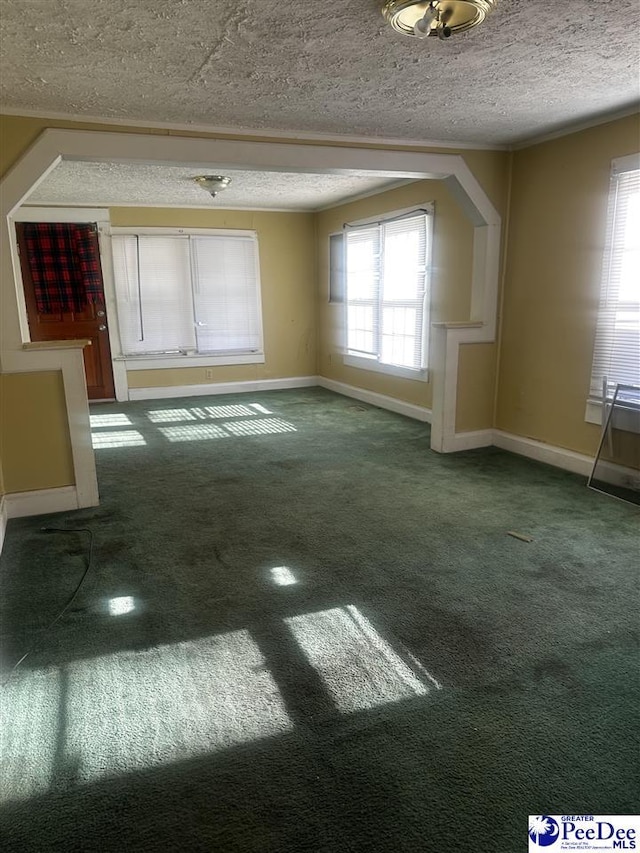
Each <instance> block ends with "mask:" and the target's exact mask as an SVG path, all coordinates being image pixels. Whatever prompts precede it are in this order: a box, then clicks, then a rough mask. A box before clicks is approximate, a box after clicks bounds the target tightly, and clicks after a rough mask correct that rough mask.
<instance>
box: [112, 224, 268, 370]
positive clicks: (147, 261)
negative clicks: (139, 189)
mask: <svg viewBox="0 0 640 853" xmlns="http://www.w3.org/2000/svg"><path fill="white" fill-rule="evenodd" d="M113 257H114V276H115V285H116V299H117V304H118V326H119V329H120V341H121V345H122V352H123V355H126V356H136V355H137V356H144V355H147V356H153V355H160V354H175V355H193V354H200V353H221V354H224V353H227V354H241V353H252V352H258V351H260V350H261V348H262V317H261V309H260V283H259V272H258V254H257V240H256V239H255V237H253V236H240V235H229V236H218V235H212V236H186V235H185V236H180V235H169V234H168V235H159V236H156V235H135V234H131V235H130V234H119V235H114V237H113Z"/></svg>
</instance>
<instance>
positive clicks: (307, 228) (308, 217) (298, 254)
mask: <svg viewBox="0 0 640 853" xmlns="http://www.w3.org/2000/svg"><path fill="white" fill-rule="evenodd" d="M110 216H111V224H112V225H113V226H118V227H125V226H127V227H128V226H133V227H135V226H147V227H174V228H237V229H247V230H252V231H256V232H257V234H258V244H259V252H260V279H261V290H262V315H263V329H264V349H265V363H264V364H244V365H233V366H229V367H214V368H211V370H213V379H207V378H206V376H205V368H203V367H191V368H188V367H185V368H172V369H165V370H134V371H129V373H128V374H127V379H128V382H129V386H130V387H131V388H148V387H157V386H166V385H195V384H205V383H207V382H209V383H211V382H213V383H217V382H231V381H243V380H253V379H273V378H281V377H286V376H313V375H315V373H316V311H315V237H314V233H315V232H314V220H313V214H311V213H266V212H258V211H244V210H179V209H170V208H164V209H161V208H131V207H121V208H113V209H112V210H111V211H110Z"/></svg>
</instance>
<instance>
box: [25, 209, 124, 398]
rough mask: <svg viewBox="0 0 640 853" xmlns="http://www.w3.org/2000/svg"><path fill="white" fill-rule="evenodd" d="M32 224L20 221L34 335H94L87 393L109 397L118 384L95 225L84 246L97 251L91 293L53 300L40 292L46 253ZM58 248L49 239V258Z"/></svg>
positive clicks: (36, 337) (38, 337)
mask: <svg viewBox="0 0 640 853" xmlns="http://www.w3.org/2000/svg"><path fill="white" fill-rule="evenodd" d="M29 227H30V223H29V224H27V223H16V232H17V237H18V251H19V253H20V267H21V270H22V281H23V285H24V296H25V302H26V305H27V317H28V320H29V331H30V333H31V340H32V341H56V340H74V339H79V338H87V339H88V340H90V341H91V346H87V347H85V348H84V350H83V354H84V369H85V374H86V378H87V395H88V397H89V399H90V400H111V399H113V398H114V397H115V389H114V384H113V367H112V364H111V347H110V345H109V331H108V321H107V310H106V306H105V299H104V286H103V282H102V272H101V268H100V248H99V244H98V233H97V229H96V227H95V225H94V226H92V227H91V230H90V231H88V230H87V229H86V226H85V229H84V232H83V239H84V243H83V251H84V252H89V253H90V254H92V255H93V257H92V258H91V260H92V263H93V278H92V287H91V298H90V299H89V298H87V299H83V298H80V297H77V294H76V297H77V298H75V299H73V300H68V301H65V300H62V301H60V299H52V300H51V301H49V300H43V298H42V286H43V285H42V262H43V257H42V254H41V250H40V248H39V245H40V244H39V243H38V241H37V240H34V239H33V237H32V233H33V232H32V231H30V232H28V233H27V231H26V229H28V228H29ZM55 227H56V229H58V231H59V230H60V229H61V228H62V229H64V228H73V226H71V225H62V226H60V225H56V226H55ZM63 236H64V234H63ZM55 251H56V245H55V241H51V240H49V241H48V243H47V249H46V253H47V255H48V256H49V257H48V258H47V261H51V260H52V259H53V260H54V261H55V257H54V255H55ZM74 272H78V270H77V269H76V270H74ZM78 275H80V273H78ZM96 275H97V278H96ZM46 277H47V279H48V280H50V279H51V277H52V275H51V273H50V272H47V276H46ZM36 282H37V284H36ZM52 285H53V289H54V290H55V288H56V286H57V283H56V282H53V283H52Z"/></svg>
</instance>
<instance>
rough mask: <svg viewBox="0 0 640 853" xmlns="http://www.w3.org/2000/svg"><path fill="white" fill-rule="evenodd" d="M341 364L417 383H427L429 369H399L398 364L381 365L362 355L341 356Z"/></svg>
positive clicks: (373, 359) (347, 354)
mask: <svg viewBox="0 0 640 853" xmlns="http://www.w3.org/2000/svg"><path fill="white" fill-rule="evenodd" d="M342 363H343V364H345V365H347V367H357V368H359V369H360V370H371V371H373V372H374V373H387V374H389V375H390V376H400V377H402V378H403V379H414V380H417V381H418V382H428V381H429V368H428V367H425V368H423V369H422V370H420V369H418V368H412V367H401V366H400V365H399V364H383V363H382V362H380V361H377V360H376V359H375V358H373V357H372V358H367V357H366V356H362V355H351V354H350V353H345V354H344V355H343V356H342Z"/></svg>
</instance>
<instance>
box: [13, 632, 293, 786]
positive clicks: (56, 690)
mask: <svg viewBox="0 0 640 853" xmlns="http://www.w3.org/2000/svg"><path fill="white" fill-rule="evenodd" d="M60 683H64V690H62V689H61V688H60V687H59V684H60ZM3 701H4V702H5V703H6V709H7V712H6V720H5V725H6V733H7V736H6V738H5V740H6V744H5V761H6V765H5V769H4V771H3V772H4V784H3V790H4V797H5V798H7V799H11V800H13V799H16V798H19V799H21V798H23V797H28V796H33V795H34V794H35V793H41V792H43V791H45V790H48V787H49V785H50V784H55V780H60V779H61V778H64V779H65V780H66V782H67V783H72V784H86V783H88V782H91V781H93V780H95V779H98V778H100V777H104V776H117V775H120V774H125V773H131V772H136V771H142V770H145V769H147V768H150V767H154V766H158V765H166V764H171V763H175V762H182V761H188V760H189V759H192V758H195V757H197V756H201V755H206V754H209V753H213V752H217V751H219V750H223V749H229V748H230V747H233V746H236V745H238V744H242V743H247V742H249V741H252V740H256V739H258V738H265V737H273V736H275V735H281V734H283V733H285V732H288V731H291V730H292V728H293V725H292V723H291V721H290V719H289V716H288V714H287V711H286V708H285V704H284V701H283V699H282V696H281V694H280V691H279V690H278V688H277V686H276V683H275V681H274V680H273V678H272V676H271V674H270V672H269V670H268V669H267V667H266V665H265V660H264V656H263V655H262V653H261V651H260V649H259V648H258V646H257V645H256V643H255V642H254V641H253V640H252V639H251V636H250V635H249V633H248V632H247V631H245V630H241V631H233V632H231V633H228V634H219V635H214V636H211V637H206V638H204V639H200V640H194V641H190V642H184V643H175V644H173V645H167V646H159V647H157V648H153V649H145V650H144V651H138V652H135V651H126V652H119V653H116V654H110V655H105V656H103V657H97V658H92V659H88V660H82V661H76V662H73V663H70V664H68V665H67V666H65V667H60V668H58V669H50V670H46V671H44V670H42V671H37V670H36V671H33V670H31V671H29V670H25V671H24V672H22V673H20V675H19V676H18V675H16V677H15V679H14V680H13V681H11V682H10V683H9V684H8V685H7V687H6V688H5V690H4V695H3Z"/></svg>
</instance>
